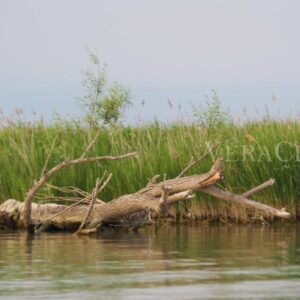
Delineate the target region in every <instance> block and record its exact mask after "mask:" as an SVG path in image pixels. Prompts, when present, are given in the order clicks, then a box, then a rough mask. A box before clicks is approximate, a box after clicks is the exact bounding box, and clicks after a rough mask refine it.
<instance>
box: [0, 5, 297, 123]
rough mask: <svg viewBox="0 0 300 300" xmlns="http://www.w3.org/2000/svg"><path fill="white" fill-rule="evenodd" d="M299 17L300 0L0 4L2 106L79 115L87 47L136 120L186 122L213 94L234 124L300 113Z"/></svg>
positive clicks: (9, 110)
mask: <svg viewBox="0 0 300 300" xmlns="http://www.w3.org/2000/svg"><path fill="white" fill-rule="evenodd" d="M299 11H300V1H298V0H244V1H241V0H205V1H204V0H195V1H193V0H181V1H179V0H159V1H158V0H157V1H156V0H126V1H124V0H51V1H50V0H48V1H46V0H0V109H1V110H2V111H4V113H5V114H11V113H13V112H14V109H15V108H16V107H20V108H22V109H23V110H24V111H25V113H26V116H27V118H29V119H30V118H33V116H32V112H37V113H38V114H42V115H43V116H44V118H45V119H51V118H52V116H53V112H54V111H56V112H59V113H60V114H62V115H63V116H67V115H72V116H79V115H81V114H82V111H81V110H80V108H79V107H78V105H77V101H76V97H78V96H82V95H83V94H84V90H83V88H82V86H81V80H82V73H81V71H82V70H85V69H86V68H88V67H89V60H88V54H87V51H86V48H85V47H86V46H88V47H89V48H90V49H92V50H93V51H94V52H95V53H97V55H98V57H99V58H100V61H101V62H102V63H105V64H107V70H108V73H109V79H110V80H111V81H118V82H120V83H122V84H123V85H125V86H128V87H130V89H131V96H132V100H133V103H134V105H133V107H132V108H131V109H130V111H128V113H127V116H126V117H127V120H129V121H130V122H139V120H151V119H153V118H158V119H160V120H163V121H172V120H174V119H176V118H177V117H179V116H184V117H187V118H189V114H190V111H191V104H194V105H201V106H202V107H204V103H205V99H206V97H205V95H208V96H210V95H211V94H212V92H211V91H212V90H216V92H217V93H218V95H219V97H220V99H221V102H222V105H223V107H224V108H225V109H229V110H230V111H231V113H232V114H233V116H234V118H235V119H237V120H239V119H242V118H244V112H245V111H246V112H247V115H248V116H250V117H257V116H261V115H263V114H265V111H266V106H267V107H268V109H269V111H270V112H271V113H272V114H274V115H276V114H278V115H280V116H281V117H287V116H289V115H290V114H297V111H298V110H299V109H300V59H299V53H300V38H299V28H300V18H299ZM143 100H145V105H144V106H143V105H141V102H142V101H143ZM168 100H171V101H172V103H173V109H170V106H169V104H168ZM179 106H180V108H181V109H180V110H179Z"/></svg>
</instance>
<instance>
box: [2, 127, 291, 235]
mask: <svg viewBox="0 0 300 300" xmlns="http://www.w3.org/2000/svg"><path fill="white" fill-rule="evenodd" d="M98 135H99V131H98V132H97V134H96V136H95V137H94V139H93V140H92V141H91V143H90V144H89V145H88V146H87V148H86V149H85V150H84V152H83V154H82V155H81V156H80V157H79V158H77V159H73V160H69V161H64V162H61V163H60V164H58V165H56V166H54V167H53V168H51V169H50V170H49V171H46V167H47V163H48V159H47V160H46V164H45V166H44V168H43V172H42V175H41V177H40V179H39V180H38V181H36V182H35V183H34V185H33V186H32V187H31V188H30V189H29V190H28V192H27V193H26V194H25V199H24V202H20V201H17V200H14V199H9V200H6V201H5V202H4V203H3V204H1V205H0V227H1V226H2V227H6V228H14V229H26V230H28V231H45V230H50V229H55V230H73V231H75V232H76V233H77V234H88V233H92V232H96V231H97V230H98V229H100V228H102V227H105V226H114V227H116V226H117V227H118V226H122V227H124V226H125V227H134V228H137V227H140V226H144V225H145V224H146V223H147V222H149V219H150V218H151V216H153V215H154V216H156V217H157V218H159V217H160V216H161V215H164V214H165V212H166V211H167V210H168V208H169V207H170V206H172V205H173V204H175V203H178V202H180V201H184V200H189V199H192V198H193V197H194V193H195V192H204V193H207V194H209V195H212V196H214V197H216V198H218V199H221V200H224V201H226V202H229V203H232V204H238V205H242V206H246V207H251V208H254V209H257V210H261V211H263V212H264V214H266V215H268V216H272V217H273V216H275V217H280V218H289V217H290V214H289V213H288V212H286V211H285V210H283V209H281V210H279V209H276V208H273V207H271V206H268V205H265V204H262V203H259V202H256V201H253V200H250V199H248V197H249V196H251V195H252V194H254V193H257V192H259V191H261V190H263V189H264V188H266V187H268V186H270V185H273V184H274V180H273V179H270V180H268V181H266V182H265V183H263V184H260V185H259V186H257V187H254V188H252V189H251V190H249V191H247V192H245V193H244V194H243V195H237V194H233V193H230V192H228V191H225V190H222V189H220V188H218V187H216V186H215V184H216V183H217V182H218V181H220V180H221V179H223V173H224V172H223V171H224V163H223V160H222V159H221V158H218V159H217V160H216V161H215V163H214V164H213V166H212V167H211V169H210V170H209V171H208V172H207V173H205V174H201V175H199V174H196V175H192V176H184V175H185V174H186V173H187V172H188V171H189V170H190V169H191V168H192V167H193V166H194V165H195V164H197V163H198V162H199V161H200V160H201V159H203V158H204V157H206V156H207V155H208V154H209V153H210V152H211V151H212V149H213V148H214V147H216V146H218V145H215V146H213V147H210V148H208V149H207V151H206V152H205V153H204V154H203V155H202V156H200V157H195V156H193V157H192V158H191V160H190V162H189V163H188V164H187V166H186V167H185V168H184V169H183V170H182V171H181V172H180V174H179V175H178V176H177V177H176V178H174V179H169V180H164V181H162V182H159V183H156V180H157V179H158V177H159V175H155V176H154V177H153V178H152V179H150V180H149V183H148V184H147V186H146V187H145V188H143V189H141V190H139V191H137V192H136V193H134V194H129V195H123V196H120V197H119V198H117V199H114V200H112V201H110V202H107V203H106V202H104V201H102V200H100V199H98V198H97V196H98V194H99V193H101V191H102V190H103V189H104V188H105V187H106V185H107V184H108V183H109V181H110V179H111V177H112V174H109V175H108V176H107V177H106V172H105V173H104V174H103V176H102V178H101V179H99V178H97V180H96V185H95V188H94V189H93V191H92V193H91V194H89V193H87V192H85V191H81V190H80V189H78V188H76V187H65V188H59V187H54V186H51V185H50V187H52V188H55V189H58V190H60V191H62V192H70V191H74V192H75V193H76V194H80V195H81V196H83V198H79V199H78V198H76V202H75V203H73V204H72V205H61V204H56V203H46V204H38V203H32V200H33V199H34V198H35V197H36V198H38V192H39V190H40V189H41V188H42V187H43V185H45V184H47V181H49V179H50V178H51V177H52V176H53V175H55V174H56V173H58V172H59V171H60V170H62V169H64V168H67V167H70V166H73V165H78V164H83V163H91V162H99V161H104V160H122V159H129V158H135V157H137V153H136V152H132V153H128V154H124V155H120V156H97V157H86V155H87V153H88V152H89V150H90V149H91V148H92V146H93V144H94V143H95V141H96V139H97V137H98ZM53 147H54V144H53ZM51 199H52V198H51ZM65 199H66V200H68V201H69V200H71V199H70V198H68V197H66V198H65ZM52 200H53V199H52Z"/></svg>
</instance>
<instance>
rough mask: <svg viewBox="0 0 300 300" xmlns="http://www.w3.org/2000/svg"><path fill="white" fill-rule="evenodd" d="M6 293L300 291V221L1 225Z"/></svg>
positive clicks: (145, 295) (211, 295)
mask: <svg viewBox="0 0 300 300" xmlns="http://www.w3.org/2000/svg"><path fill="white" fill-rule="evenodd" d="M0 297H1V299H2V298H6V299H19V298H22V299H35V298H36V299H41V298H43V299H172V300H174V299H200V298H201V299H300V227H297V226H292V225H290V226H283V227H282V226H281V227H269V226H252V227H242V226H240V227H238V226H221V227H220V226H216V227H212V226H200V225H199V226H192V227H191V226H179V227H175V226H164V227H161V228H159V229H158V230H155V228H152V227H151V228H147V229H146V230H144V231H141V232H140V233H134V232H129V233H106V234H102V235H99V236H83V237H78V236H74V235H72V234H69V233H55V234H46V233H43V234H38V235H35V236H28V235H27V233H25V232H0Z"/></svg>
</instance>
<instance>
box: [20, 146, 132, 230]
mask: <svg viewBox="0 0 300 300" xmlns="http://www.w3.org/2000/svg"><path fill="white" fill-rule="evenodd" d="M134 156H137V152H132V153H128V154H124V155H120V156H96V157H88V158H84V157H81V158H77V159H73V160H69V161H64V162H62V163H60V164H58V165H57V166H55V167H53V168H52V169H50V170H49V171H47V172H45V173H44V174H43V175H42V176H41V178H40V179H39V181H37V182H36V183H35V184H34V185H33V186H32V187H31V188H30V190H29V191H28V192H27V193H26V196H25V200H24V203H25V207H24V212H23V222H24V227H25V228H26V229H28V230H30V227H31V202H32V199H33V197H34V196H35V194H36V193H37V192H38V190H39V189H40V188H41V187H42V186H43V185H44V184H45V183H46V182H47V180H49V178H50V177H52V176H53V175H54V174H56V173H57V172H59V171H60V170H62V169H64V168H66V167H69V166H73V165H78V164H83V163H88V162H95V161H102V160H120V159H124V158H128V157H134Z"/></svg>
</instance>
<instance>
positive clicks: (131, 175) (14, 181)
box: [0, 119, 300, 223]
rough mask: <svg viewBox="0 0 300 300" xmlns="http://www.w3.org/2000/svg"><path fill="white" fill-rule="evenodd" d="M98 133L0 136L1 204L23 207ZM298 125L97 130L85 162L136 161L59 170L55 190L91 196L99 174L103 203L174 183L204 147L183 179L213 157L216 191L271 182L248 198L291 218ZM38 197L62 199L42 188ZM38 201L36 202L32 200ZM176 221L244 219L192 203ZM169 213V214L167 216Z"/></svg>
mask: <svg viewBox="0 0 300 300" xmlns="http://www.w3.org/2000/svg"><path fill="white" fill-rule="evenodd" d="M97 130H98V128H87V127H84V126H82V125H80V123H78V122H77V123H76V122H55V123H53V124H52V125H45V124H44V123H43V122H36V123H34V124H26V123H24V122H20V123H16V124H10V125H9V126H3V127H2V128H1V129H0V145H1V152H0V166H1V172H0V199H1V201H4V200H6V199H8V198H15V199H18V200H22V199H23V198H24V194H25V192H26V191H27V190H28V188H29V187H30V186H31V185H32V184H33V182H34V180H36V179H38V178H39V177H40V176H41V172H42V171H43V169H44V168H46V169H47V168H51V167H53V166H54V165H56V164H57V163H59V162H61V161H63V160H66V159H72V158H77V157H79V156H80V155H81V154H82V152H83V150H84V149H85V147H86V146H87V145H88V144H89V143H90V141H91V140H92V139H93V137H94V136H95V134H96V132H97ZM299 141H300V122H299V121H295V120H271V119H264V120H260V121H251V122H250V121H249V122H247V123H245V124H243V125H234V124H232V123H228V124H220V126H217V127H214V128H210V127H205V126H201V125H199V124H193V123H190V124H188V123H181V122H177V123H174V124H161V123H158V122H153V123H151V124H145V125H143V126H137V127H126V126H125V127H124V126H114V127H110V128H105V127H103V128H101V130H100V135H99V137H98V139H97V141H96V143H95V145H94V146H93V148H92V149H91V151H90V153H89V155H90V156H96V155H120V154H125V153H127V152H132V151H138V153H139V157H138V158H137V159H128V160H122V161H114V162H109V161H107V162H101V163H91V164H85V165H78V166H74V167H70V168H68V169H65V170H63V171H62V172H60V173H59V174H57V175H56V176H54V178H53V179H51V182H50V183H51V184H52V185H56V186H76V187H79V188H80V189H82V190H84V191H89V192H90V191H91V190H92V189H93V187H94V184H95V181H96V178H97V177H99V176H100V177H101V176H102V174H103V172H104V171H105V170H108V171H109V172H112V173H113V178H112V180H111V182H110V184H109V186H108V187H107V188H106V190H105V191H103V193H102V195H101V197H102V199H104V200H105V201H108V200H110V199H113V198H115V197H118V196H120V195H122V194H126V193H133V192H135V191H136V190H138V189H140V188H142V187H144V186H145V185H146V184H147V182H148V180H149V178H151V177H153V175H155V174H160V175H161V177H160V179H161V180H163V179H164V178H172V177H175V176H177V175H178V174H179V173H180V171H181V170H182V169H183V168H184V167H185V166H186V165H187V164H188V162H189V161H190V159H191V155H194V156H201V155H202V154H203V153H205V151H206V150H207V147H208V146H212V145H215V148H214V150H213V151H212V152H211V153H210V155H208V156H207V157H205V158H203V159H202V160H201V161H200V162H199V163H198V164H197V165H196V166H195V167H194V168H192V169H191V170H190V171H189V174H193V173H203V172H206V171H207V170H208V169H209V168H210V166H211V164H212V161H213V160H214V158H215V157H217V156H222V157H223V158H224V160H225V179H224V181H223V182H222V183H221V185H222V186H223V187H224V188H226V189H229V190H231V191H236V192H239V193H240V192H243V191H246V190H248V189H250V188H251V187H253V186H255V185H257V184H260V183H261V182H263V181H265V180H267V179H269V178H274V179H275V180H276V184H275V185H274V186H273V187H270V188H268V189H267V190H265V191H264V192H262V193H260V194H259V195H257V196H255V197H254V198H255V199H257V200H261V201H263V202H264V203H266V204H270V205H272V206H275V207H278V208H282V207H285V208H286V209H287V210H288V211H290V212H291V213H292V215H293V216H295V215H296V211H297V207H298V206H297V201H298V199H299V192H298V191H299V190H300V188H299V182H300V181H299V179H300V172H299V163H300V161H299V160H300V144H299V145H298V143H300V142H299ZM42 193H44V194H48V195H53V196H61V194H60V192H59V191H57V190H54V189H50V188H48V187H45V188H44V189H43V190H42ZM36 201H38V199H36ZM180 211H181V213H182V215H183V216H189V217H191V216H192V217H191V218H194V219H201V220H221V221H222V222H225V223H226V222H227V221H228V220H235V221H242V222H243V221H245V220H246V219H247V216H248V213H247V211H246V209H244V208H241V207H233V206H228V205H227V204H225V203H223V202H221V201H219V200H215V199H212V198H210V197H208V196H204V195H199V196H198V197H197V199H195V200H193V201H192V202H190V203H183V204H181V207H180ZM174 213H175V212H174Z"/></svg>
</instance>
